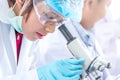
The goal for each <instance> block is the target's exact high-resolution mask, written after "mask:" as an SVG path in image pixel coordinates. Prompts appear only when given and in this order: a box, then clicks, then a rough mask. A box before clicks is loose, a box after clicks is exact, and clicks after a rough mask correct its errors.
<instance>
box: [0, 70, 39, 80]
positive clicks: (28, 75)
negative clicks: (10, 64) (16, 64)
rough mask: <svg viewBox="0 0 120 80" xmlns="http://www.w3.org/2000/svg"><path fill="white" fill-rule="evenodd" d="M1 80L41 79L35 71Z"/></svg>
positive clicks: (5, 77)
mask: <svg viewBox="0 0 120 80" xmlns="http://www.w3.org/2000/svg"><path fill="white" fill-rule="evenodd" d="M0 80H39V78H38V74H37V71H36V69H34V70H30V71H28V72H25V73H22V74H15V75H11V76H4V77H3V78H1V79H0Z"/></svg>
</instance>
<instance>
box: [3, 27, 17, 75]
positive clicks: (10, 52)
mask: <svg viewBox="0 0 120 80" xmlns="http://www.w3.org/2000/svg"><path fill="white" fill-rule="evenodd" d="M6 30H7V31H6ZM3 31H6V32H3V39H4V43H5V46H7V47H6V52H7V56H8V58H9V61H10V65H11V68H12V71H13V73H15V72H16V63H15V57H14V51H13V49H14V48H15V46H12V44H11V42H13V43H15V42H14V39H15V38H14V37H12V40H11V36H12V35H13V34H14V35H15V33H14V30H13V28H12V27H4V28H3Z"/></svg>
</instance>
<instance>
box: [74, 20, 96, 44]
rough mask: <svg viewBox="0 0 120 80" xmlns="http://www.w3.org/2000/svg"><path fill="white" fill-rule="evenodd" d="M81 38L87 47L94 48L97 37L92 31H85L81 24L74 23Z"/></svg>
mask: <svg viewBox="0 0 120 80" xmlns="http://www.w3.org/2000/svg"><path fill="white" fill-rule="evenodd" d="M73 24H74V26H75V28H76V30H77V32H78V34H79V36H80V37H81V39H82V40H83V41H84V43H85V45H86V46H93V45H94V44H95V43H94V42H95V36H94V34H93V33H92V31H91V30H86V29H84V28H83V27H82V26H81V25H80V24H79V23H77V22H73Z"/></svg>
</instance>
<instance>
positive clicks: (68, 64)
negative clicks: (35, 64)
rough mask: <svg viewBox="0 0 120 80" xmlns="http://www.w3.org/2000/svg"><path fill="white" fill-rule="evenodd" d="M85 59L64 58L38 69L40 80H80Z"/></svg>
mask: <svg viewBox="0 0 120 80" xmlns="http://www.w3.org/2000/svg"><path fill="white" fill-rule="evenodd" d="M83 62H84V59H79V60H76V59H64V60H60V61H55V62H53V63H50V64H48V65H46V66H43V67H40V68H38V69H37V73H38V76H39V80H79V79H80V75H81V74H82V71H83Z"/></svg>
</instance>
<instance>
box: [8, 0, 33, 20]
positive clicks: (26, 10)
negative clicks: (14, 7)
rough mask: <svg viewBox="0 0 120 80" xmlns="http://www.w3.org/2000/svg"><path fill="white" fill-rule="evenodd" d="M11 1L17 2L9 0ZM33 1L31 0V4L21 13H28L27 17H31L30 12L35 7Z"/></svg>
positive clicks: (12, 0)
mask: <svg viewBox="0 0 120 80" xmlns="http://www.w3.org/2000/svg"><path fill="white" fill-rule="evenodd" d="M9 1H11V2H12V3H13V4H15V2H16V0H9ZM32 1H33V0H31V1H30V4H29V5H28V6H27V8H26V9H25V11H24V12H23V13H22V14H21V15H24V14H26V13H28V14H27V19H28V17H29V13H30V12H31V10H32V8H33V2H32Z"/></svg>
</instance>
